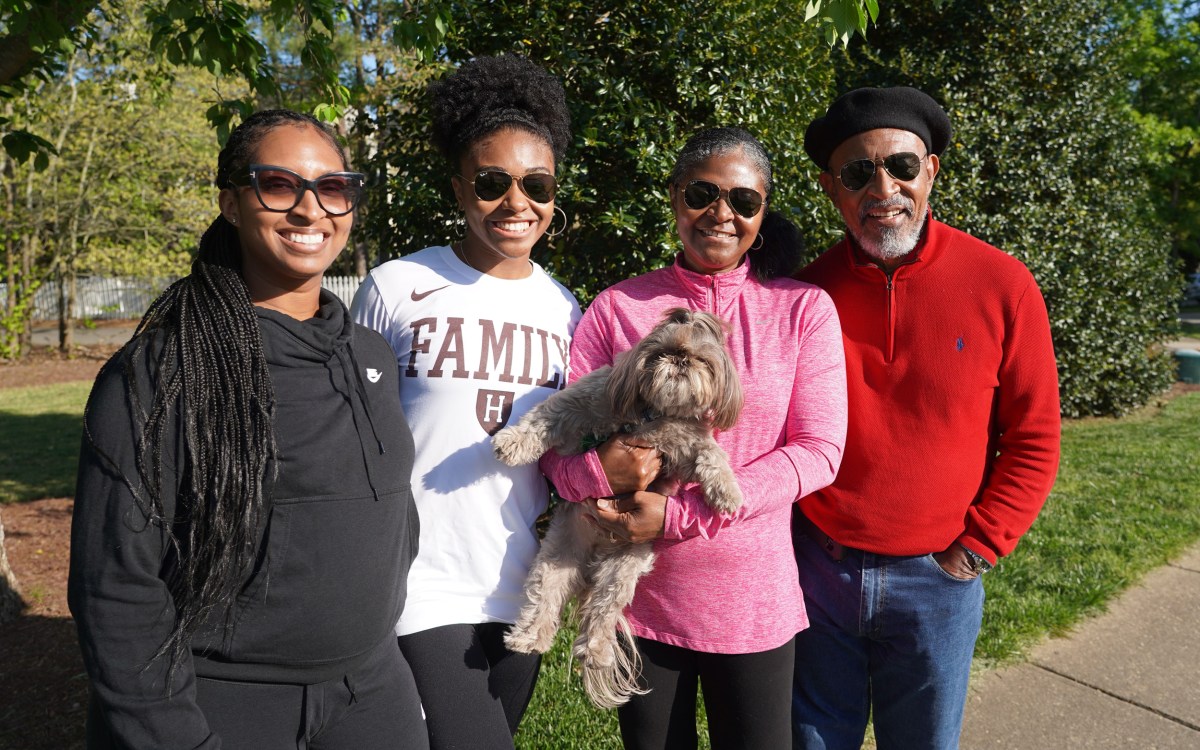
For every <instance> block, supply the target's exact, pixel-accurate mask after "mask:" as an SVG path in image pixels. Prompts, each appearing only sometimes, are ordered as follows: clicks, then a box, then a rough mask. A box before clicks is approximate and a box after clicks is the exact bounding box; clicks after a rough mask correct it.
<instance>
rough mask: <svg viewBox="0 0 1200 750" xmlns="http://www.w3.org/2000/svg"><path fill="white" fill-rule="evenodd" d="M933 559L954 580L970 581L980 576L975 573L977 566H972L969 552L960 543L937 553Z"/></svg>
mask: <svg viewBox="0 0 1200 750" xmlns="http://www.w3.org/2000/svg"><path fill="white" fill-rule="evenodd" d="M933 559H934V560H937V564H938V565H941V566H942V570H944V571H946V574H947V575H949V576H951V577H952V578H959V579H962V580H964V581H969V580H971V579H972V578H975V577H976V576H978V575H979V574H978V573H976V572H975V566H974V565H972V564H971V558H970V556H968V555H967V551H966V550H965V549H963V547H962V545H961V544H959V543H958V542H955V543H954V544H951V545H950V547H949V548H948V549H946V550H944V551H942V552H935V553H934V555H933Z"/></svg>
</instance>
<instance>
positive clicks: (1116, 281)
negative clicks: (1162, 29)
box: [838, 0, 1178, 417]
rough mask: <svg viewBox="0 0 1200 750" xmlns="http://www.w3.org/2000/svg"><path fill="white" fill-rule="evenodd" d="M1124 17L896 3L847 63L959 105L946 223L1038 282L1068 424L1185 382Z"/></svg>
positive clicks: (845, 80)
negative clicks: (1178, 375) (1173, 349)
mask: <svg viewBox="0 0 1200 750" xmlns="http://www.w3.org/2000/svg"><path fill="white" fill-rule="evenodd" d="M1117 8H1118V6H1117V4H1115V3H1112V2H1110V0H1085V2H1084V3H1083V4H1082V5H1081V6H1079V7H1077V8H1076V9H1075V10H1073V11H1072V12H1070V13H1064V12H1063V9H1062V5H1061V3H1056V2H1052V1H1051V0H993V1H992V2H988V3H983V4H978V3H975V2H968V1H967V0H956V1H955V2H949V3H946V4H944V5H943V6H942V8H941V9H940V10H938V11H936V12H935V11H933V10H931V9H930V8H929V4H928V3H924V2H920V0H905V1H903V2H890V3H887V4H886V6H885V7H884V9H883V12H882V13H881V17H880V22H879V27H878V28H877V29H875V30H873V31H872V33H871V34H869V35H868V41H867V42H866V43H862V44H852V45H851V48H850V50H849V52H848V54H846V55H844V56H841V57H840V58H839V61H838V76H839V79H840V81H841V83H842V86H841V88H850V87H851V86H854V85H864V84H867V85H884V84H886V85H897V84H907V85H914V86H917V87H919V88H922V89H924V90H925V91H927V92H929V93H930V94H931V95H932V96H934V98H936V99H938V100H939V101H940V102H942V103H943V105H944V106H945V107H946V109H947V110H948V111H949V113H950V117H951V120H952V121H953V123H954V126H955V136H954V139H953V143H952V144H951V146H950V148H949V149H948V150H947V152H946V154H944V155H943V159H942V172H941V174H940V175H939V177H938V187H937V189H936V191H935V195H934V198H933V201H932V202H933V206H934V211H935V215H937V216H938V217H939V218H940V219H942V220H944V221H946V222H948V223H950V224H952V225H954V226H957V227H959V228H961V229H963V230H965V231H968V232H970V233H972V234H974V235H976V236H978V237H981V238H983V239H984V240H986V241H988V242H990V243H992V244H993V245H995V246H997V247H999V248H1002V249H1004V250H1006V251H1008V252H1010V253H1012V254H1013V255H1015V256H1017V257H1018V258H1020V259H1021V260H1022V261H1024V262H1025V264H1026V265H1028V266H1029V268H1030V270H1031V271H1032V272H1033V273H1034V275H1035V277H1036V278H1037V280H1038V283H1039V284H1040V285H1041V287H1042V292H1043V294H1044V295H1045V297H1046V303H1047V306H1048V307H1049V310H1050V318H1051V325H1052V327H1053V332H1054V342H1055V350H1056V353H1057V356H1058V367H1059V376H1060V380H1061V390H1062V398H1063V414H1064V416H1069V417H1076V416H1082V415H1087V414H1122V413H1124V412H1126V411H1128V410H1129V409H1131V408H1132V407H1134V406H1138V405H1140V404H1144V403H1146V401H1147V400H1148V399H1149V398H1150V397H1151V396H1152V395H1153V394H1156V393H1158V392H1161V391H1162V390H1163V389H1164V388H1166V387H1167V386H1168V385H1169V384H1170V382H1171V379H1172V362H1171V359H1170V357H1169V356H1168V354H1167V353H1165V352H1163V351H1162V349H1161V348H1160V347H1159V345H1158V342H1160V341H1162V340H1163V339H1164V338H1166V337H1167V336H1168V335H1170V333H1171V330H1172V327H1173V325H1174V321H1175V304H1176V300H1177V296H1178V295H1177V286H1178V281H1177V280H1178V271H1177V268H1176V263H1175V261H1173V260H1172V258H1171V253H1170V244H1169V241H1168V239H1167V236H1166V232H1165V231H1164V229H1163V228H1162V226H1161V225H1160V224H1159V223H1158V221H1157V219H1156V218H1155V213H1154V211H1153V210H1152V206H1151V205H1150V204H1149V192H1148V184H1147V181H1146V179H1145V172H1144V168H1143V164H1142V157H1143V153H1144V148H1145V145H1144V144H1143V143H1142V142H1141V141H1140V130H1139V128H1138V127H1137V125H1136V123H1135V121H1134V120H1133V118H1132V116H1131V115H1130V114H1129V111H1128V109H1127V106H1126V99H1125V97H1126V96H1127V92H1128V86H1127V85H1126V82H1125V81H1124V80H1123V77H1122V72H1121V59H1122V55H1123V54H1124V44H1125V41H1126V36H1125V35H1126V33H1127V29H1125V28H1124V27H1122V26H1121V25H1120V24H1117V23H1114V19H1117V18H1118V17H1119V13H1118V12H1117ZM983 71H987V73H986V74H984V73H983Z"/></svg>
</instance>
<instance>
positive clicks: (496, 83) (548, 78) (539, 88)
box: [429, 55, 571, 169]
mask: <svg viewBox="0 0 1200 750" xmlns="http://www.w3.org/2000/svg"><path fill="white" fill-rule="evenodd" d="M429 93H430V98H431V99H432V108H433V136H432V138H431V140H432V141H433V145H434V147H435V148H437V150H438V151H439V152H440V153H441V154H442V156H444V157H445V158H446V159H447V160H448V161H449V162H450V164H451V166H452V167H453V168H454V169H457V168H458V165H459V162H460V161H461V159H462V157H463V156H464V155H465V154H466V153H467V152H468V151H469V150H470V149H471V147H472V146H474V145H475V144H476V143H478V142H479V140H480V139H481V138H483V137H484V136H488V135H491V134H492V133H495V132H496V131H498V130H502V129H504V128H518V129H520V130H524V131H526V132H528V133H531V134H532V135H535V136H538V137H539V138H541V139H542V140H544V141H545V142H546V143H547V144H549V146H550V149H551V150H552V151H553V152H554V161H555V163H557V162H558V161H559V160H561V159H562V157H563V155H564V154H565V153H566V151H567V146H569V145H570V143H571V113H570V111H569V110H568V109H567V97H566V94H564V93H563V87H562V84H561V83H559V82H558V79H557V78H555V77H554V76H552V75H550V74H549V73H547V72H546V71H545V70H544V69H543V68H542V67H541V66H540V65H538V64H536V63H533V62H530V61H529V60H526V59H525V58H523V57H519V56H517V55H500V56H498V57H476V58H474V59H472V60H468V61H467V62H465V63H463V64H462V65H461V66H459V68H458V70H456V71H455V72H454V73H453V74H451V75H450V76H447V77H446V78H443V79H442V80H440V81H437V82H436V83H433V84H430V87H429Z"/></svg>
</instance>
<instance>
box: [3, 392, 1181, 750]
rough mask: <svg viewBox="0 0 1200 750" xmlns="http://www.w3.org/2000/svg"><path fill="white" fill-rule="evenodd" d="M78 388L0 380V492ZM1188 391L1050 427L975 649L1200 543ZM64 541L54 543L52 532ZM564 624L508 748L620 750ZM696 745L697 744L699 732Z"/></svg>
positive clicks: (1106, 594)
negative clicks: (1047, 454)
mask: <svg viewBox="0 0 1200 750" xmlns="http://www.w3.org/2000/svg"><path fill="white" fill-rule="evenodd" d="M88 388H89V385H88V384H85V383H74V384H67V385H53V386H38V387H31V388H14V389H0V502H18V501H20V500H26V499H32V498H37V497H47V496H56V495H69V494H70V493H71V491H72V485H73V483H74V477H75V456H76V452H77V451H78V446H79V433H80V424H81V418H82V413H83V405H84V402H85V400H86V398H87V393H88ZM1198 459H1200V392H1192V393H1187V394H1184V395H1182V396H1179V397H1177V398H1172V399H1170V400H1164V401H1162V402H1159V403H1157V404H1154V405H1152V406H1149V407H1146V408H1145V409H1142V410H1140V411H1138V412H1136V413H1134V414H1132V415H1130V416H1127V417H1124V418H1122V419H1084V420H1077V421H1072V422H1068V423H1066V424H1065V425H1064V428H1063V460H1062V468H1061V470H1060V472H1059V477H1058V482H1057V484H1056V485H1055V488H1054V492H1053V493H1052V494H1051V496H1050V499H1049V500H1048V501H1047V503H1046V507H1045V509H1044V510H1043V512H1042V514H1041V516H1040V517H1039V518H1038V520H1037V522H1036V523H1035V524H1034V526H1033V529H1032V530H1031V531H1030V532H1029V534H1027V535H1026V536H1025V537H1024V539H1022V541H1021V543H1020V545H1019V546H1018V547H1017V550H1016V552H1014V553H1013V554H1012V555H1011V556H1010V557H1008V558H1007V559H1005V560H1003V561H1002V562H1001V565H1000V566H999V567H998V568H997V569H996V570H995V571H994V572H992V573H989V574H988V577H987V579H986V582H987V605H986V610H985V613H984V625H983V632H982V633H981V634H980V638H979V645H978V648H977V652H976V653H977V655H978V657H979V659H980V663H981V664H989V665H991V664H995V663H999V662H1004V661H1009V660H1013V659H1017V658H1019V657H1020V656H1021V654H1022V653H1023V652H1024V650H1025V649H1027V648H1028V647H1029V646H1030V645H1032V644H1034V643H1036V642H1037V641H1039V640H1041V639H1042V638H1043V637H1045V636H1046V635H1049V634H1058V633H1063V632H1066V631H1067V630H1069V629H1070V628H1071V626H1072V625H1074V624H1076V623H1077V622H1078V621H1079V620H1080V619H1082V618H1083V617H1086V616H1088V615H1091V614H1095V613H1097V612H1100V611H1102V610H1103V608H1104V606H1105V604H1106V603H1107V602H1108V601H1109V600H1111V599H1112V598H1113V597H1114V596H1115V595H1116V594H1118V593H1120V592H1121V591H1122V590H1123V589H1125V588H1126V587H1128V586H1129V585H1130V584H1132V583H1134V582H1135V581H1137V580H1138V579H1139V578H1140V577H1141V576H1142V575H1143V574H1144V573H1146V572H1147V571H1149V570H1151V569H1153V568H1155V567H1158V566H1160V565H1162V564H1163V563H1165V562H1167V561H1168V560H1170V559H1171V558H1172V557H1174V556H1175V555H1177V554H1178V553H1179V552H1181V551H1182V550H1183V549H1185V548H1186V547H1187V546H1188V545H1190V544H1192V543H1194V542H1195V541H1196V540H1197V539H1200V492H1197V484H1196V481H1197V478H1198V472H1197V468H1196V467H1197V466H1198V465H1200V460H1198ZM64 543H65V540H64ZM573 638H574V632H573V631H571V630H570V629H566V630H564V631H563V632H562V633H560V634H559V638H558V641H557V643H556V645H555V648H554V650H553V651H551V653H549V654H547V655H546V658H545V660H544V661H543V663H542V673H541V679H540V681H539V683H538V687H537V692H536V694H535V695H534V697H533V703H532V704H531V706H530V709H529V712H528V713H527V714H526V717H525V720H524V722H523V724H522V728H521V732H520V734H519V736H518V737H517V747H518V748H522V749H525V750H533V749H534V748H556V750H573V749H575V748H578V750H604V749H605V748H619V747H620V739H619V732H618V729H617V722H616V714H615V712H603V711H598V710H596V709H594V708H592V707H591V706H590V704H588V703H587V700H586V698H585V697H584V695H583V692H582V690H581V689H580V687H579V680H578V678H577V677H576V676H575V675H574V674H573V672H572V669H571V664H570V660H569V657H568V654H569V645H570V642H571V640H572V639H573ZM701 747H708V743H707V738H705V739H704V740H702V742H701Z"/></svg>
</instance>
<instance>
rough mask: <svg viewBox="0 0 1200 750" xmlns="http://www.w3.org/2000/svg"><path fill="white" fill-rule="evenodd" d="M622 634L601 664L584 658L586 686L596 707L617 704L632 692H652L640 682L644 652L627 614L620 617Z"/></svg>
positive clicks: (627, 697) (618, 622) (618, 629)
mask: <svg viewBox="0 0 1200 750" xmlns="http://www.w3.org/2000/svg"><path fill="white" fill-rule="evenodd" d="M617 631H618V633H619V634H620V635H619V637H617V638H614V639H613V640H612V649H611V650H612V658H610V659H605V661H606V662H607V663H605V664H600V663H597V662H596V661H595V660H593V659H590V658H588V657H587V656H586V655H585V656H584V657H583V659H582V660H581V662H582V663H581V666H582V670H581V671H582V675H581V676H582V679H583V689H584V691H585V692H586V693H587V694H588V698H590V699H591V701H592V703H594V704H595V705H596V707H597V708H617V707H618V706H623V705H625V704H626V703H628V702H629V697H630V696H632V695H645V694H646V693H648V692H650V690H649V689H648V688H644V687H642V686H641V684H640V678H641V676H642V656H641V654H639V653H638V650H637V646H636V645H635V644H634V641H633V633H632V632H631V631H630V628H629V621H628V620H626V619H625V615H623V614H622V615H621V616H620V618H619V619H618V620H617Z"/></svg>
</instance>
